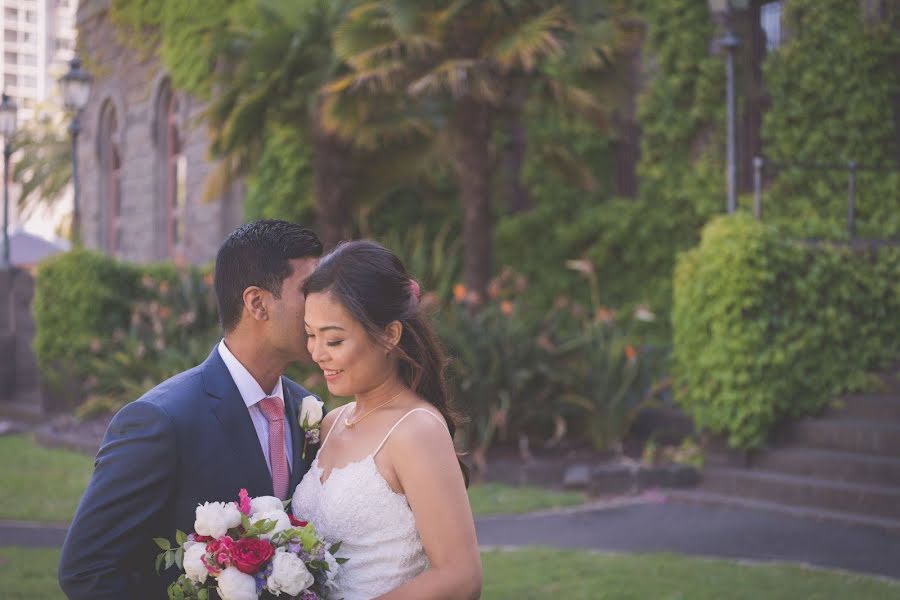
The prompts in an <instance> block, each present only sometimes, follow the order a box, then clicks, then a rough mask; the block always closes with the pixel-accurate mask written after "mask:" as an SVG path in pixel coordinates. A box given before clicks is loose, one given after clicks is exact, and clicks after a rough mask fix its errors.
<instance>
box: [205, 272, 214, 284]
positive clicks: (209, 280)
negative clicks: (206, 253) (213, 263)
mask: <svg viewBox="0 0 900 600" xmlns="http://www.w3.org/2000/svg"><path fill="white" fill-rule="evenodd" d="M203 283H205V284H206V285H212V284H213V274H212V273H206V274H205V275H203Z"/></svg>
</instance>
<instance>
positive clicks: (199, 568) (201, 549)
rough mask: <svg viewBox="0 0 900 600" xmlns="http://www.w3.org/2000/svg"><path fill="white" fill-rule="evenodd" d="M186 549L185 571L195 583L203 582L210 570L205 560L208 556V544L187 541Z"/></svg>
mask: <svg viewBox="0 0 900 600" xmlns="http://www.w3.org/2000/svg"><path fill="white" fill-rule="evenodd" d="M184 547H185V550H184V562H183V563H182V564H184V573H185V575H187V576H188V579H190V580H191V581H193V582H194V583H203V582H204V581H206V576H207V575H208V574H209V571H207V570H206V565H205V564H204V562H203V557H204V556H206V544H201V543H197V542H195V543H193V544H192V543H190V542H186V543H185V545H184Z"/></svg>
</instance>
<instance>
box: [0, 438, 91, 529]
mask: <svg viewBox="0 0 900 600" xmlns="http://www.w3.org/2000/svg"><path fill="white" fill-rule="evenodd" d="M0 456H2V457H3V463H4V464H5V465H7V467H6V468H4V469H2V470H0V519H10V520H21V521H68V520H69V519H71V518H72V515H73V514H75V508H76V507H77V506H78V500H79V499H80V498H81V494H82V492H84V488H85V486H87V482H88V480H89V479H90V477H91V472H92V471H93V469H94V461H93V459H92V458H90V457H88V456H85V455H84V454H78V453H76V452H69V451H67V450H56V449H48V448H42V447H41V446H38V445H37V444H35V443H34V442H33V441H32V439H31V437H30V436H22V435H15V436H4V437H0Z"/></svg>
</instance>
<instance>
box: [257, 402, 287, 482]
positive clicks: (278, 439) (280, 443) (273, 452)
mask: <svg viewBox="0 0 900 600" xmlns="http://www.w3.org/2000/svg"><path fill="white" fill-rule="evenodd" d="M259 409H260V410H261V411H262V414H263V416H264V417H265V418H266V420H267V421H268V422H269V462H270V463H271V465H272V489H273V492H274V494H275V495H276V496H277V497H279V498H281V499H282V500H285V499H286V498H287V493H288V481H289V480H290V478H291V472H290V469H289V468H288V462H287V457H286V456H285V455H284V404H283V403H282V400H281V398H278V397H276V396H270V397H268V398H263V399H262V400H260V402H259Z"/></svg>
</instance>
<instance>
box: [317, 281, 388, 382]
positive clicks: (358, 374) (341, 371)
mask: <svg viewBox="0 0 900 600" xmlns="http://www.w3.org/2000/svg"><path fill="white" fill-rule="evenodd" d="M304 320H305V325H306V335H307V336H308V340H307V348H308V350H309V353H310V354H311V355H312V358H313V360H314V361H315V362H316V364H318V365H319V367H320V368H321V369H322V371H323V373H324V375H325V381H326V382H327V383H328V391H329V392H331V393H332V394H333V395H335V396H353V395H356V394H360V393H364V392H367V391H369V390H372V389H374V388H376V387H378V386H379V385H381V384H383V383H384V382H385V381H386V380H387V379H388V378H389V377H390V375H391V374H392V373H393V371H394V365H393V364H392V363H391V360H390V358H389V357H388V356H387V352H386V351H385V349H384V347H383V346H382V345H381V344H378V343H377V342H376V341H375V340H373V339H372V337H371V336H370V335H369V334H368V333H367V332H366V330H365V329H364V328H363V326H362V324H361V323H360V322H359V321H357V320H356V319H355V318H353V315H351V314H350V313H349V312H348V311H347V309H345V308H344V307H343V305H341V303H340V302H338V301H336V300H335V299H334V298H333V297H332V295H331V294H328V293H319V294H310V295H309V296H308V297H307V298H306V315H305V319H304Z"/></svg>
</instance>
